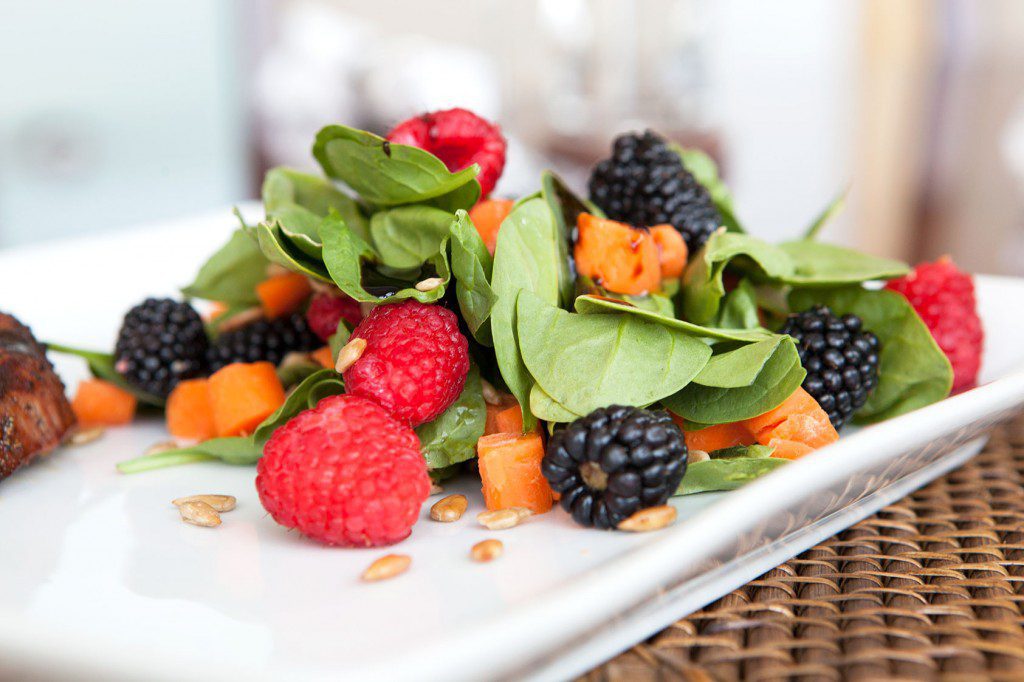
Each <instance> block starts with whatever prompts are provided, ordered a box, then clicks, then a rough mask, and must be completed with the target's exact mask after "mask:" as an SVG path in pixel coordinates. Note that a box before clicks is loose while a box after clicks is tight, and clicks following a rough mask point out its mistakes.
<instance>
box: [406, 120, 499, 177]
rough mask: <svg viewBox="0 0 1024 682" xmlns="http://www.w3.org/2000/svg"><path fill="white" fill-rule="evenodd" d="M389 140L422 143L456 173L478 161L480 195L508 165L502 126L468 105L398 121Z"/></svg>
mask: <svg viewBox="0 0 1024 682" xmlns="http://www.w3.org/2000/svg"><path fill="white" fill-rule="evenodd" d="M388 140H390V141H391V142H395V143H397V144H404V145H408V146H410V147H419V148H420V149H423V150H425V151H428V152H430V153H431V154H433V155H434V156H436V157H437V158H439V159H441V161H443V162H444V165H445V166H447V167H448V170H450V171H452V172H453V173H454V172H456V171H460V170H462V169H463V168H466V167H467V166H470V165H472V164H474V163H475V164H477V165H479V166H480V174H479V175H477V177H476V179H477V182H479V183H480V196H481V197H486V196H487V195H488V194H490V193H491V191H492V190H493V189H494V186H495V185H496V184H497V183H498V178H500V177H501V173H502V171H503V170H504V169H505V147H506V143H505V138H504V137H503V136H502V134H501V128H499V127H498V126H497V125H495V124H493V123H491V122H490V121H488V120H487V119H484V118H481V117H480V116H477V115H476V114H474V113H473V112H472V111H468V110H466V109H448V110H447V111H433V112H429V113H426V114H421V115H420V116H417V117H415V118H410V119H409V120H407V121H403V122H402V123H399V124H398V125H397V126H395V127H394V129H392V131H391V132H390V133H388Z"/></svg>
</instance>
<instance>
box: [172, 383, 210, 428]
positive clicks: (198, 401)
mask: <svg viewBox="0 0 1024 682" xmlns="http://www.w3.org/2000/svg"><path fill="white" fill-rule="evenodd" d="M166 419H167V431H168V432H169V433H170V434H171V435H172V436H174V437H175V438H181V439H185V440H195V441H204V440H209V439H210V438H213V437H214V436H216V435H217V429H216V428H215V427H214V424H213V412H212V410H211V409H210V385H209V381H207V380H206V379H189V380H187V381H182V382H181V383H179V384H178V385H177V386H175V387H174V390H173V391H171V395H169V396H168V397H167V411H166Z"/></svg>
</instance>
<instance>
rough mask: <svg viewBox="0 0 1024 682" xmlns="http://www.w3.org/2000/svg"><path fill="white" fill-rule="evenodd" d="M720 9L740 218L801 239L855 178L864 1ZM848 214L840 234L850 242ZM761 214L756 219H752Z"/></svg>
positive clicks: (740, 0)
mask: <svg viewBox="0 0 1024 682" xmlns="http://www.w3.org/2000/svg"><path fill="white" fill-rule="evenodd" d="M706 7H707V9H708V11H710V12H711V13H712V18H711V21H712V22H713V25H712V26H711V31H710V33H711V35H712V36H713V37H714V38H713V40H711V41H710V42H711V56H710V59H709V64H710V68H711V74H710V79H711V84H712V85H711V91H712V97H713V98H714V102H713V104H712V109H713V113H712V118H713V119H714V120H715V122H716V124H717V127H718V130H719V131H720V132H721V133H722V137H723V143H724V146H725V156H726V159H727V161H728V164H729V168H728V175H729V181H730V184H731V186H732V187H733V190H734V193H735V194H736V199H737V208H738V211H739V213H740V216H741V217H743V218H747V217H748V216H749V217H750V218H747V221H748V222H751V224H750V225H749V226H750V227H751V228H752V229H753V230H754V231H756V232H757V234H758V235H760V236H762V237H764V238H766V239H770V240H771V239H778V238H783V237H790V236H795V235H796V234H798V233H799V231H800V230H802V229H803V228H804V226H805V225H806V224H808V223H809V222H810V221H811V220H812V218H813V217H814V216H816V215H817V214H818V213H819V212H820V211H821V209H822V208H824V206H825V205H826V204H827V203H828V202H829V201H831V200H832V198H833V197H834V196H835V195H836V193H837V192H838V191H840V190H841V189H842V188H843V187H845V186H847V185H849V184H851V182H852V183H853V191H856V178H854V177H853V168H854V155H853V143H854V139H855V136H854V133H855V129H854V128H855V125H856V120H857V119H856V110H855V108H854V107H855V103H856V98H857V60H856V58H857V49H858V44H857V41H858V36H859V29H860V26H859V11H858V3H856V2H852V1H843V2H821V1H820V0H774V1H773V2H759V1H751V0H724V1H721V2H714V3H707V5H706ZM851 218H852V217H851V216H850V215H846V214H844V215H842V216H841V217H840V218H839V219H838V220H837V221H836V222H835V223H834V224H833V225H832V226H831V227H830V228H829V229H828V236H829V238H831V239H834V240H838V241H843V242H849V241H851V238H850V233H851V230H852V228H853V221H852V219H851ZM751 219H756V220H751Z"/></svg>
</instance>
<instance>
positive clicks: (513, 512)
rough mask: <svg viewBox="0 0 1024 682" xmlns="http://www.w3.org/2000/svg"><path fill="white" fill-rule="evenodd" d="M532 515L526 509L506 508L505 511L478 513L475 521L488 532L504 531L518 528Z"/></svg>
mask: <svg viewBox="0 0 1024 682" xmlns="http://www.w3.org/2000/svg"><path fill="white" fill-rule="evenodd" d="M532 513H533V512H531V511H530V510H529V509H527V508H526V507H508V508H507V509H496V510H494V511H485V512H480V513H479V514H477V515H476V520H477V521H479V522H480V525H482V526H486V527H487V528H488V529H489V530H505V529H507V528H512V527H513V526H518V525H519V524H520V523H521V522H522V521H523V519H525V518H526V517H528V516H529V515H530V514H532Z"/></svg>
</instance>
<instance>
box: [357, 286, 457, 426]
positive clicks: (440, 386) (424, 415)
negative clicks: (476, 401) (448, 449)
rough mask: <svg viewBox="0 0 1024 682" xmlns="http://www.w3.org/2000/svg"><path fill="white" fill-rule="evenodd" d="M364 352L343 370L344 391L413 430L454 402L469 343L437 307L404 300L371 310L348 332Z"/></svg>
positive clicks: (454, 318)
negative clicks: (362, 344)
mask: <svg viewBox="0 0 1024 682" xmlns="http://www.w3.org/2000/svg"><path fill="white" fill-rule="evenodd" d="M352 338H353V339H356V338H359V339H365V340H366V350H364V351H363V354H362V355H361V356H360V357H359V359H358V360H357V361H356V362H355V364H353V365H352V366H351V367H350V368H349V369H348V370H346V371H345V375H344V376H345V386H346V389H347V390H348V392H349V393H351V394H353V395H359V396H363V397H364V398H369V399H370V400H373V401H375V402H376V403H378V404H379V405H381V407H383V408H384V409H385V410H387V411H388V412H390V413H391V415H392V416H393V417H394V418H395V419H397V420H399V421H401V422H403V423H406V424H410V425H412V426H417V425H419V424H423V423H425V422H428V421H430V420H432V419H434V417H436V416H438V415H439V414H441V413H442V412H444V411H445V410H446V409H448V406H449V405H451V404H452V403H453V402H455V399H456V398H458V397H459V393H461V392H462V387H463V385H465V383H466V374H467V373H468V372H469V343H468V342H467V341H466V337H465V336H463V335H462V334H461V333H460V332H459V321H458V317H457V316H456V315H455V313H453V312H452V311H450V310H448V309H447V308H444V307H442V306H439V305H425V304H423V303H420V302H418V301H413V300H407V301H403V302H401V303H394V304H390V305H379V306H377V307H376V308H374V309H373V310H372V311H371V312H370V314H369V315H367V316H366V318H365V319H364V320H363V321H362V322H360V323H359V326H358V327H356V328H355V331H353V332H352Z"/></svg>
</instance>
